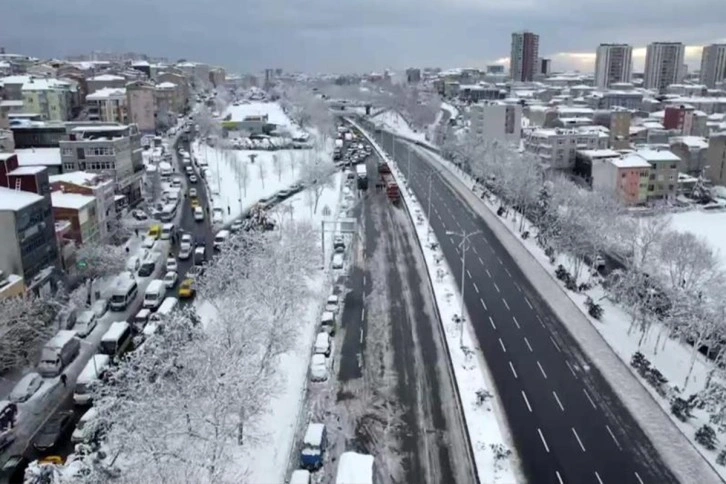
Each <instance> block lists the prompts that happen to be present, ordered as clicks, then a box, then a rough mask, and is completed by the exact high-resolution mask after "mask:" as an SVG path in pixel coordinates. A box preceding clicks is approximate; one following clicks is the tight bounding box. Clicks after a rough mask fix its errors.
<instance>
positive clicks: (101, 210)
mask: <svg viewBox="0 0 726 484" xmlns="http://www.w3.org/2000/svg"><path fill="white" fill-rule="evenodd" d="M50 185H51V190H53V192H55V193H58V192H60V193H64V194H78V195H84V196H90V197H93V198H94V199H95V203H96V207H95V209H96V219H97V221H96V226H97V231H98V239H99V240H100V241H102V242H108V241H109V239H110V237H111V236H112V235H113V233H114V231H115V222H116V221H117V220H118V216H119V214H118V212H117V211H116V201H115V196H116V193H115V190H114V188H115V183H114V181H113V179H112V178H110V177H108V176H103V175H99V174H97V173H89V172H85V171H73V172H70V173H63V174H61V175H55V176H52V177H50ZM54 210H55V205H54ZM79 226H80V224H79Z"/></svg>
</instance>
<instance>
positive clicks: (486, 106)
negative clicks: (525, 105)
mask: <svg viewBox="0 0 726 484" xmlns="http://www.w3.org/2000/svg"><path fill="white" fill-rule="evenodd" d="M467 115H468V117H469V122H470V124H469V134H470V135H471V136H474V137H476V138H477V139H483V140H487V141H494V140H497V141H501V142H507V143H517V144H518V143H519V140H520V139H521V137H522V106H521V105H519V104H504V103H493V102H485V103H479V104H473V105H472V106H470V107H469V110H468V112H467Z"/></svg>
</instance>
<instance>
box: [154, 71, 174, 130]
mask: <svg viewBox="0 0 726 484" xmlns="http://www.w3.org/2000/svg"><path fill="white" fill-rule="evenodd" d="M154 104H155V105H156V128H157V129H158V130H161V131H165V130H167V129H169V128H170V127H171V126H174V124H176V115H177V114H178V113H180V111H178V108H179V104H180V101H179V96H178V90H177V85H176V84H174V83H172V82H160V83H159V84H157V85H156V87H155V91H154Z"/></svg>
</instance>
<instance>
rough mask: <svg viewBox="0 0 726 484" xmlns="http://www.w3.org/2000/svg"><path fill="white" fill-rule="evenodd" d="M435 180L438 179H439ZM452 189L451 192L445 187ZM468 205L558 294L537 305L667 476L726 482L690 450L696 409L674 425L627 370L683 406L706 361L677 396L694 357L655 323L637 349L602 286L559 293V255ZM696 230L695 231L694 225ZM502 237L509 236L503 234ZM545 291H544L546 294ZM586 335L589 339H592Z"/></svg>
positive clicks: (696, 448) (635, 336) (512, 224)
mask: <svg viewBox="0 0 726 484" xmlns="http://www.w3.org/2000/svg"><path fill="white" fill-rule="evenodd" d="M416 149H417V150H419V153H420V154H421V155H422V156H427V157H428V158H429V159H430V160H432V161H433V162H434V163H437V164H438V165H439V166H441V167H442V168H444V170H445V174H446V175H453V177H455V178H456V179H458V181H460V182H461V183H462V184H463V185H464V186H465V187H466V189H468V190H469V197H472V195H473V192H474V190H475V183H474V180H473V179H472V178H471V177H469V176H468V175H467V174H465V173H463V172H462V171H461V170H459V169H458V168H457V167H455V166H454V165H453V164H452V163H450V162H448V161H446V160H444V159H443V158H441V157H440V156H438V155H435V154H433V153H430V152H429V151H427V150H424V149H421V148H418V147H417V148H416ZM442 175H444V173H443V172H442ZM452 185H454V184H453V183H452ZM456 188H457V189H458V190H460V192H461V190H466V189H465V188H463V187H461V188H459V187H456ZM462 195H463V193H462ZM472 198H474V199H475V200H476V201H477V202H476V203H477V205H479V207H481V208H482V209H483V210H486V211H487V212H488V214H485V213H484V212H482V211H480V210H478V211H479V213H480V214H482V216H483V217H484V216H485V215H486V217H484V218H487V219H490V220H491V222H490V223H489V226H490V227H491V228H492V230H493V231H494V232H495V233H496V234H497V237H498V238H499V239H500V240H501V241H502V243H503V244H504V245H505V246H506V247H507V249H508V250H509V251H510V253H511V254H512V256H513V257H514V258H515V260H518V263H519V265H520V267H521V268H522V270H523V271H524V272H525V275H527V277H529V278H530V280H532V281H533V284H534V286H535V287H536V288H537V290H538V291H540V292H542V290H543V287H545V286H550V287H551V288H554V291H557V292H559V294H557V292H551V293H549V295H547V294H545V293H543V297H545V299H546V300H548V301H549V302H550V305H554V306H553V310H554V312H555V314H556V315H557V316H558V317H559V319H560V320H561V321H562V322H563V324H564V325H565V327H567V329H568V330H569V332H570V333H571V334H572V336H573V337H574V338H575V339H576V340H577V341H578V343H579V344H580V346H581V347H582V349H583V350H584V351H585V352H586V353H587V354H588V356H589V357H590V358H591V359H592V360H593V362H594V363H595V364H596V366H597V367H598V369H599V370H600V372H601V373H602V375H603V376H604V377H605V378H606V379H607V380H608V381H609V383H610V385H611V387H612V388H613V390H614V391H615V393H616V394H617V395H618V397H619V398H620V399H621V401H622V402H623V403H624V404H625V405H626V406H627V407H628V409H629V410H630V412H631V414H632V415H633V416H634V417H635V419H636V421H637V422H638V423H639V424H640V426H641V428H642V429H643V430H644V431H645V433H646V434H647V435H648V437H649V438H650V439H651V442H652V443H653V445H654V446H655V448H656V449H657V450H658V452H659V453H660V455H661V456H662V458H663V459H664V461H665V462H666V464H667V465H668V466H669V467H670V469H671V470H672V471H673V473H674V474H675V475H676V476H677V477H679V478H680V479H681V480H682V482H716V481H717V480H718V478H717V477H716V475H715V473H714V472H713V471H714V470H715V471H716V472H717V473H719V475H720V477H721V480H723V479H724V478H726V468H724V467H723V466H719V465H716V456H717V453H716V452H713V451H708V450H706V449H705V448H704V447H702V446H701V445H699V444H697V443H696V442H695V438H694V434H695V431H696V429H698V428H699V427H700V426H701V425H703V424H704V423H708V418H707V416H706V415H705V412H704V411H702V410H698V409H696V410H694V412H693V414H694V418H692V419H690V420H689V421H688V422H686V423H684V422H681V421H679V420H677V419H676V418H675V417H674V416H673V415H671V413H670V404H669V402H668V400H666V399H665V398H663V397H661V396H660V395H658V394H657V392H656V391H655V390H654V389H653V388H652V387H651V386H650V385H648V384H646V383H645V381H644V380H643V379H642V378H641V377H640V376H639V375H638V374H637V373H636V372H635V370H634V369H633V368H632V367H631V366H630V364H629V363H630V359H631V357H632V355H633V353H635V352H636V351H640V352H641V353H643V354H644V355H645V356H646V357H647V358H648V360H650V361H651V363H652V365H653V367H655V368H658V369H659V370H660V371H661V372H662V373H663V375H664V376H665V377H666V378H668V380H669V381H670V382H671V383H673V384H674V385H678V386H679V387H680V388H681V390H683V393H682V394H683V395H685V396H686V398H687V396H688V395H690V394H692V393H695V392H698V391H700V390H701V389H703V387H704V383H705V381H706V378H707V374H708V370H709V369H708V364H707V362H706V360H705V358H703V357H702V355H700V354H698V357H697V360H696V362H695V366H694V369H693V372H692V374H691V378H690V380H689V382H688V385H687V386H686V387H685V389H684V388H683V384H684V381H685V378H686V375H687V373H688V370H689V366H690V361H691V357H692V354H693V348H692V347H690V346H686V345H684V344H682V343H680V342H679V341H678V340H674V339H669V338H667V337H665V336H663V329H662V328H661V327H660V325H659V323H654V325H653V326H654V327H653V329H652V330H651V331H650V333H649V336H648V337H646V338H645V341H644V342H643V344H642V345H641V346H640V347H639V345H638V343H639V340H640V333H639V332H635V331H633V332H631V331H630V326H631V321H632V316H630V315H629V314H627V312H626V311H625V310H623V309H622V308H620V307H619V306H617V305H616V304H614V303H613V302H611V301H610V300H609V299H607V297H606V294H605V292H604V290H603V288H602V286H595V287H594V288H593V289H590V290H587V291H582V292H580V293H575V292H572V291H568V290H565V289H564V287H563V286H562V284H561V282H560V281H558V280H557V278H556V277H555V270H556V267H557V265H558V264H562V265H563V266H565V267H568V266H569V265H570V260H569V258H568V257H567V256H566V254H565V255H560V256H559V257H558V258H557V259H556V260H555V263H554V264H551V263H550V261H549V259H548V257H547V256H546V255H545V253H544V250H543V249H542V248H541V247H540V246H538V245H537V243H536V241H535V237H534V236H533V235H532V236H530V237H529V238H528V239H526V240H523V239H522V238H521V237H520V236H519V231H518V228H519V226H520V220H519V218H517V219H516V221H515V220H514V219H511V220H507V219H502V218H500V217H498V216H497V215H496V212H497V209H498V208H499V203H498V200H496V199H494V198H493V197H492V198H491V199H487V198H484V199H482V198H480V197H479V196H476V197H472ZM470 203H471V202H470ZM472 206H474V205H472ZM679 216H683V217H685V216H686V214H679ZM724 217H726V214H724ZM494 219H496V221H494ZM497 221H498V223H497ZM676 225H677V226H679V227H686V226H687V225H688V224H686V223H684V222H683V221H682V220H679V221H678V222H677V223H676ZM696 226H702V225H701V224H698V223H696ZM502 229H505V230H502ZM523 230H528V231H530V233H531V234H534V233H536V228H535V227H533V226H532V224H530V223H529V222H528V221H525V224H524V227H523ZM504 231H506V232H508V234H504V233H503V232H504ZM505 237H506V238H505ZM514 244H518V245H520V247H522V248H524V249H525V250H526V251H527V253H528V255H529V256H530V257H529V260H526V259H525V258H524V257H523V256H522V254H519V253H518V251H519V248H518V247H514ZM531 258H534V259H535V260H536V262H537V263H538V265H539V266H541V268H542V269H544V272H545V273H546V276H549V278H551V279H550V280H549V281H547V280H542V279H541V278H540V277H539V276H538V275H537V274H535V271H534V270H533V268H532V267H531ZM547 290H548V291H549V290H550V288H547ZM562 294H564V295H566V296H567V297H568V298H569V299H570V300H571V301H572V303H574V306H575V307H576V309H577V310H578V311H576V313H575V314H572V313H569V311H568V308H567V307H566V306H565V305H564V304H558V303H557V299H558V298H560V299H561V297H562V296H561V295H562ZM588 296H589V297H591V298H592V299H593V300H594V301H596V302H597V303H598V304H600V305H601V306H602V308H603V309H604V312H603V315H602V317H601V319H600V320H599V321H598V320H596V319H593V318H592V317H590V316H589V315H588V312H587V307H586V305H585V300H586V298H587V297H588ZM585 320H587V321H589V322H590V325H589V326H587V325H583V324H582V321H585ZM592 329H594V330H596V332H593V331H592ZM659 335H660V336H661V337H659ZM656 342H657V345H656ZM618 359H619V361H618ZM704 459H705V460H704Z"/></svg>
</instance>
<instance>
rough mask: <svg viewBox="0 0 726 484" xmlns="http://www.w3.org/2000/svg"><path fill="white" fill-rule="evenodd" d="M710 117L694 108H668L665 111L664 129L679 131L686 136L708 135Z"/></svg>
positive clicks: (686, 106)
mask: <svg viewBox="0 0 726 484" xmlns="http://www.w3.org/2000/svg"><path fill="white" fill-rule="evenodd" d="M707 123H708V115H707V114H706V113H704V112H703V111H699V110H697V109H694V108H693V106H688V105H680V106H667V107H666V108H665V110H664V111H663V127H664V128H665V129H670V130H675V131H678V132H679V133H680V134H682V135H684V136H705V135H707V134H708V124H707Z"/></svg>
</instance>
